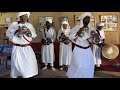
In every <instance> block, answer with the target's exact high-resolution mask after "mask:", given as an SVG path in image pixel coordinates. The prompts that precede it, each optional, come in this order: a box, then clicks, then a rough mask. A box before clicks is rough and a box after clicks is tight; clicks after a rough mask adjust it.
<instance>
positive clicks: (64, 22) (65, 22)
mask: <svg viewBox="0 0 120 90" xmlns="http://www.w3.org/2000/svg"><path fill="white" fill-rule="evenodd" d="M61 24H62V25H63V24H67V29H66V30H69V29H70V25H69V23H68V21H62V22H61ZM61 30H62V31H63V30H64V28H63V26H61Z"/></svg>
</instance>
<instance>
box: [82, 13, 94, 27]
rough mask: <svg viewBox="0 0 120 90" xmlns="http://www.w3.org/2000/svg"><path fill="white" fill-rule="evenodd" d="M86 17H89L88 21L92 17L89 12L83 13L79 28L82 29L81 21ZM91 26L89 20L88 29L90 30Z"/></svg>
mask: <svg viewBox="0 0 120 90" xmlns="http://www.w3.org/2000/svg"><path fill="white" fill-rule="evenodd" d="M86 16H89V17H90V19H91V17H92V14H91V13H90V12H86V13H83V14H82V15H81V16H80V28H82V27H83V25H84V24H83V19H84V18H85V17H86ZM91 26H92V23H91V20H90V22H89V24H88V27H89V28H90V27H91Z"/></svg>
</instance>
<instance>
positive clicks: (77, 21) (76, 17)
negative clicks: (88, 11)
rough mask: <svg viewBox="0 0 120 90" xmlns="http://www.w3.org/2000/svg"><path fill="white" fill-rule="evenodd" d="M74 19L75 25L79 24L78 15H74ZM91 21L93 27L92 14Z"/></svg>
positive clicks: (93, 17)
mask: <svg viewBox="0 0 120 90" xmlns="http://www.w3.org/2000/svg"><path fill="white" fill-rule="evenodd" d="M74 20H75V21H74V22H75V25H79V24H80V15H74ZM91 22H92V25H93V27H95V16H92V18H91Z"/></svg>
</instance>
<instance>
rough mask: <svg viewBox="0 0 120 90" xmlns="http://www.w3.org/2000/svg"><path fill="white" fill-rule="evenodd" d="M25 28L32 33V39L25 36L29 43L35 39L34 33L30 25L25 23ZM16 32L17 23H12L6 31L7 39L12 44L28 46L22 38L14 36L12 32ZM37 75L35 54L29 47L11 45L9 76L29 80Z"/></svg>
mask: <svg viewBox="0 0 120 90" xmlns="http://www.w3.org/2000/svg"><path fill="white" fill-rule="evenodd" d="M25 25H26V26H27V28H29V29H30V31H31V33H32V37H27V36H25V35H24V36H25V37H26V38H27V39H28V40H29V41H30V42H31V41H32V38H35V37H36V36H37V35H36V32H35V29H34V27H33V26H32V24H30V23H27V22H26V23H25ZM16 30H18V23H17V22H13V23H12V24H11V25H10V26H9V28H8V30H7V31H6V35H7V37H9V38H11V40H12V42H13V43H14V44H21V45H23V44H29V43H30V42H28V41H26V40H25V39H24V38H23V36H22V38H18V37H17V36H16V35H14V32H15V31H16ZM37 74H38V65H37V60H36V57H35V53H34V51H33V49H32V48H31V46H26V47H20V46H15V45H13V49H12V54H11V73H10V76H11V77H12V78H17V77H18V76H22V77H23V78H29V77H32V76H34V75H37Z"/></svg>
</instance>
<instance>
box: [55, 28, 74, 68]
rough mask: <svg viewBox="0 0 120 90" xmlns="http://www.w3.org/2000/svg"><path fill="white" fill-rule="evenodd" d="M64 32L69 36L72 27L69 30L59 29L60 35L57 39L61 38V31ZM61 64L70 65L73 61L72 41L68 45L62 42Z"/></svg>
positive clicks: (60, 51) (60, 50)
mask: <svg viewBox="0 0 120 90" xmlns="http://www.w3.org/2000/svg"><path fill="white" fill-rule="evenodd" d="M62 32H63V33H64V34H65V36H67V37H69V32H70V29H69V30H67V32H65V30H63V31H62V30H61V29H60V30H59V31H58V35H57V39H58V40H59V37H60V35H61V33H62ZM59 48H60V49H59V65H60V66H62V65H70V62H71V57H72V43H71V42H70V43H69V44H68V45H66V44H64V43H62V42H60V46H59Z"/></svg>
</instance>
